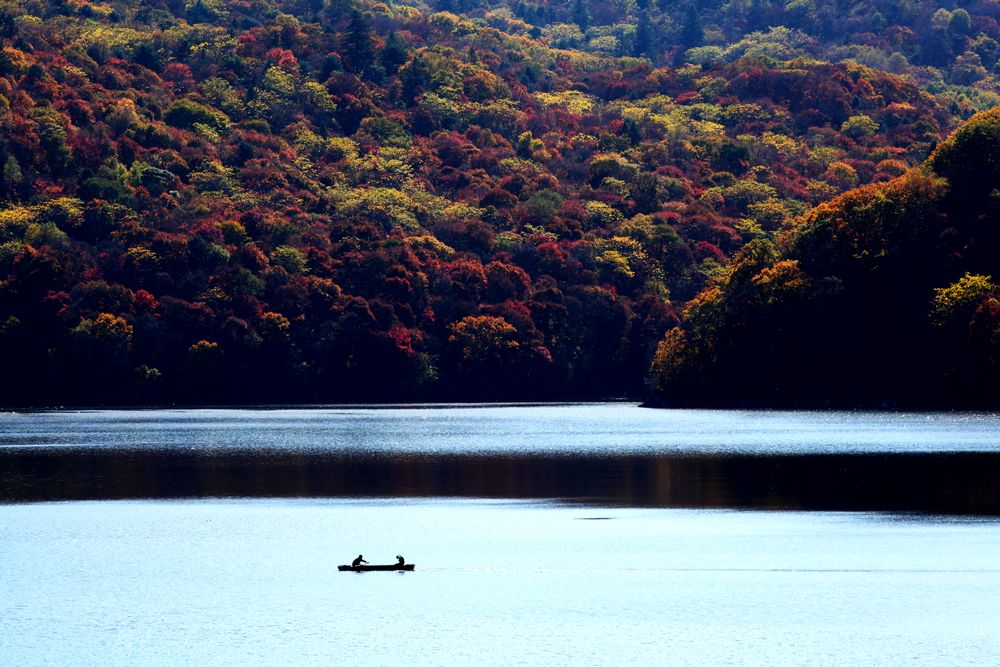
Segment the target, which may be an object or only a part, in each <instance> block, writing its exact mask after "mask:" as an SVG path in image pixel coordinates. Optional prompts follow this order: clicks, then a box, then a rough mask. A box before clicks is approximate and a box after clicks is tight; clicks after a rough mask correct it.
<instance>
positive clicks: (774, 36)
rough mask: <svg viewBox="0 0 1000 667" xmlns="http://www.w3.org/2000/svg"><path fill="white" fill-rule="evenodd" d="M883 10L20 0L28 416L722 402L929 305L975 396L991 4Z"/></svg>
mask: <svg viewBox="0 0 1000 667" xmlns="http://www.w3.org/2000/svg"><path fill="white" fill-rule="evenodd" d="M870 4H871V3H860V2H857V3H852V2H841V3H808V2H805V3H802V2H793V3H787V4H784V3H771V2H769V1H768V0H762V1H760V2H758V1H756V0H755V1H754V2H750V3H736V2H734V3H718V2H708V3H703V2H699V3H691V2H672V1H671V0H662V1H654V2H642V3H630V2H626V3H597V2H590V1H588V0H579V1H576V0H574V1H567V2H555V3H549V2H545V3H532V2H526V1H524V0H517V1H516V2H515V1H500V0H498V1H495V2H472V1H469V0H440V1H438V2H432V3H431V4H430V6H429V5H427V4H425V3H421V2H399V3H391V4H383V3H378V2H364V1H361V0H327V1H326V2H298V1H294V0H260V1H255V2H250V3H247V2H233V1H229V0H196V1H195V2H186V3H177V2H163V1H160V0H142V1H141V2H124V1H112V2H104V3H91V2H88V1H87V0H74V1H72V2H65V3H56V2H50V1H48V0H6V1H5V2H0V127H2V128H3V132H2V133H0V169H2V173H0V354H2V355H3V358H4V367H5V369H6V374H5V375H6V377H7V378H9V379H8V382H5V383H3V388H2V389H0V401H2V402H3V403H19V404H25V403H27V404H43V403H44V404H53V403H61V402H72V403H97V402H155V401H176V402H220V403H221V402H249V401H333V400H338V401H340V400H375V399H379V400H384V399H394V400H395V399H438V398H452V399H454V398H461V399H465V398H491V399H499V398H580V397H610V396H626V395H627V396H640V395H643V394H644V392H645V391H646V382H645V381H646V379H647V377H648V376H649V368H650V363H651V362H652V361H653V357H654V353H655V352H656V350H657V345H658V344H659V345H660V348H659V349H660V353H659V355H658V356H657V359H656V362H657V377H658V378H659V379H658V382H659V386H660V387H661V389H662V391H663V392H664V393H665V395H668V396H676V395H678V392H679V391H680V390H679V389H678V388H679V387H683V388H684V389H683V391H684V392H688V391H690V392H692V393H691V397H692V399H691V400H694V399H695V398H696V397H700V398H699V399H698V400H706V401H709V400H712V399H711V398H710V397H711V396H713V394H712V392H711V391H708V390H706V389H705V387H706V386H708V385H707V384H706V383H710V384H712V385H713V386H720V385H719V383H721V385H722V386H726V387H729V389H727V390H726V391H725V392H723V393H724V394H725V395H726V396H729V397H737V396H740V395H741V392H743V391H744V390H747V391H749V390H750V389H751V388H752V387H754V386H755V385H754V384H753V383H752V382H751V380H750V378H752V377H754V376H755V374H756V375H757V376H761V377H764V376H768V377H770V376H772V375H773V374H774V373H775V369H776V368H778V366H774V365H773V364H775V363H779V360H778V357H782V355H786V354H789V355H798V356H799V357H807V356H809V355H808V352H809V345H811V344H816V345H827V344H829V345H834V346H839V347H840V348H842V349H844V350H853V351H856V352H857V353H858V354H862V355H863V358H865V359H868V360H871V361H872V363H875V362H878V361H880V360H883V359H884V357H883V356H880V354H881V352H880V350H881V348H879V349H876V348H870V347H866V343H865V341H867V340H870V339H871V336H870V335H869V334H870V333H871V331H868V330H867V329H866V327H868V326H869V324H871V323H875V322H879V321H881V320H878V319H877V318H876V319H870V320H869V318H875V317H876V316H877V315H886V316H887V315H888V314H893V315H897V314H898V315H899V317H900V318H910V319H902V320H900V322H903V321H905V322H910V321H911V320H913V318H914V317H916V316H915V315H914V313H916V312H917V305H916V302H917V301H919V300H920V299H922V300H923V301H921V302H920V303H921V304H922V305H921V308H922V310H920V317H922V318H924V320H926V318H928V317H931V320H928V321H930V322H932V324H927V325H926V326H925V327H924V329H921V331H923V333H922V334H920V336H922V337H920V336H917V337H915V338H914V339H913V341H912V343H906V344H905V345H900V344H899V341H898V340H895V339H893V338H891V336H894V335H897V334H898V328H894V327H895V325H892V326H890V325H889V324H886V325H885V326H884V327H882V329H875V330H872V331H875V334H877V335H876V338H875V339H876V340H882V341H883V342H882V344H881V345H882V347H884V348H886V349H891V350H892V351H894V352H898V353H900V354H902V353H903V351H905V350H907V349H910V348H912V349H911V352H912V353H913V354H919V353H921V352H922V351H923V352H926V351H927V350H928V349H930V348H928V347H926V346H927V345H931V344H932V343H934V344H938V343H940V344H944V341H948V342H949V343H948V344H949V345H950V346H951V347H949V348H948V349H951V350H954V355H953V356H949V357H948V358H947V359H945V358H944V357H941V358H940V359H938V358H934V359H931V360H929V359H922V360H915V361H914V364H913V367H912V374H913V375H914V376H918V375H920V374H921V372H922V371H924V370H926V369H927V367H928V366H934V365H936V364H939V363H940V364H944V365H947V368H942V369H938V370H940V372H941V373H946V374H948V377H950V378H953V379H954V382H955V383H960V382H964V381H965V378H967V377H969V374H970V373H972V374H973V375H975V373H977V372H979V371H975V372H973V371H972V370H969V369H970V368H971V367H972V366H976V363H974V362H975V360H977V359H980V357H979V356H977V355H980V354H984V352H983V350H984V349H986V348H984V347H983V346H984V345H985V346H986V347H987V348H988V347H989V345H992V343H988V342H987V341H988V339H989V335H987V333H985V332H986V331H987V330H988V329H989V326H990V324H989V322H988V321H987V319H988V318H987V315H986V314H984V313H985V311H984V310H983V309H984V308H986V310H988V308H987V307H986V306H984V305H982V304H986V303H992V302H990V301H989V299H990V298H992V296H990V295H992V294H993V293H994V288H993V287H992V285H993V284H994V280H995V276H996V275H997V272H996V271H995V270H993V269H991V268H990V266H989V262H988V257H989V250H990V248H992V247H993V246H992V245H991V242H992V237H991V233H992V232H990V231H989V225H988V221H989V220H990V219H991V218H990V216H991V215H993V212H992V209H991V208H990V206H991V204H989V202H991V201H992V199H990V196H991V193H992V189H991V188H992V187H994V186H993V185H991V184H993V183H995V182H996V180H995V179H994V175H995V165H996V162H995V158H992V159H993V160H994V161H993V162H991V161H990V160H991V156H996V155H997V154H1000V153H997V152H996V149H995V146H996V141H995V136H994V135H992V134H990V132H992V130H989V129H988V128H987V129H983V130H977V129H976V128H977V127H980V126H981V125H982V123H984V122H985V121H984V120H983V119H982V117H977V118H976V120H974V121H973V122H972V124H971V125H968V126H965V128H964V129H963V130H962V132H963V133H965V134H962V133H959V134H958V135H956V136H955V137H954V138H953V139H951V140H950V141H949V142H947V143H945V144H942V145H941V146H937V143H938V142H939V141H941V140H942V139H943V138H944V137H945V136H946V135H947V133H948V132H949V131H950V130H951V129H953V127H955V126H956V125H957V124H958V122H960V121H961V120H962V119H964V118H967V117H969V116H971V115H972V113H973V112H975V111H976V110H977V109H979V108H985V107H987V106H990V105H991V104H993V103H994V102H995V101H997V100H998V99H1000V98H997V97H996V94H995V93H994V92H993V88H994V83H995V81H994V74H993V69H994V65H995V64H996V60H997V57H998V56H1000V45H998V44H1000V43H998V42H997V41H996V40H1000V28H998V24H997V21H996V19H997V16H996V14H997V10H996V8H995V6H994V5H993V4H991V3H987V2H982V3H975V2H974V3H965V4H963V8H962V9H951V8H950V7H949V8H944V9H942V8H938V7H936V6H934V7H931V6H930V5H925V4H922V3H920V2H915V3H907V4H904V5H899V3H876V4H877V5H879V6H878V8H877V11H875V12H872V11H869V10H870ZM882 4H884V5H885V6H882ZM845 45H846V46H845ZM983 127H985V126H983ZM980 131H982V132H984V133H985V134H984V135H983V136H980V135H978V134H975V133H976V132H980ZM969 133H972V134H969ZM962 137H966V138H965V139H963V138H962ZM991 137H992V138H991ZM990 141H993V143H989V142H990ZM935 146H937V148H936V150H935ZM932 151H933V156H932V157H931V158H930V162H928V163H927V166H925V167H923V168H921V169H919V170H917V171H913V170H912V168H913V167H914V166H916V165H918V164H920V163H921V162H922V161H923V160H925V158H927V157H928V155H930V154H931V152H932ZM976 151H978V152H979V153H976ZM972 155H979V157H978V158H976V159H977V160H979V162H976V163H975V164H973V163H972V162H970V161H969V159H968V158H969V156H972ZM989 165H992V167H990V168H992V169H993V170H994V171H988V170H987V169H986V166H989ZM942 179H944V180H942ZM991 179H994V180H991ZM949 182H951V183H952V184H953V185H952V187H951V189H949V187H948V185H947V184H948V183H949ZM954 184H958V185H957V186H956V185H954ZM854 188H859V189H858V190H853V189H854ZM845 192H846V193H848V194H842V193H845ZM838 196H840V197H841V198H840V199H837V200H835V203H833V204H830V203H825V202H829V201H830V200H831V199H833V198H835V197H838ZM904 200H905V201H906V202H908V203H907V205H906V206H900V205H899V202H900V201H904ZM976 202H979V203H976ZM947 207H951V208H947ZM943 211H955V212H956V213H954V217H955V220H953V221H952V222H951V223H950V224H949V225H948V226H946V227H943V228H941V229H940V230H939V233H938V235H937V236H935V237H934V238H935V239H936V240H934V241H933V242H931V241H928V239H929V238H930V237H928V236H927V235H920V234H911V233H910V232H909V231H907V230H912V229H914V225H916V226H918V227H920V226H928V227H934V228H935V229H936V228H937V227H935V225H938V226H939V225H940V224H941V219H942V216H944V217H948V216H946V215H945V214H944V213H942V212H943ZM957 211H961V212H962V217H961V218H960V219H959V214H958V213H957ZM948 215H952V214H950V213H949V214H948ZM914 216H916V217H914ZM921 216H925V217H921ZM859 220H864V221H865V222H864V223H859V222H857V221H859ZM789 230H792V231H789ZM806 230H815V231H812V232H808V233H807V231H806ZM970 239H971V240H970ZM904 241H905V243H904ZM972 241H975V243H972ZM869 245H870V248H869ZM860 248H867V250H865V251H862V250H859V249H860ZM852 249H853V250H852ZM904 251H905V253H915V254H904ZM837 253H852V254H848V255H844V257H842V258H841V259H838V258H837V257H838V255H837ZM858 253H862V254H861V256H859V257H858V260H857V261H858V262H860V263H859V264H858V265H857V266H856V267H855V265H854V264H853V263H852V262H849V261H848V260H847V259H846V257H850V258H853V257H854V255H855V254H858ZM925 261H927V262H938V264H934V265H933V270H927V269H926V267H925V266H924V265H923V264H921V262H925ZM831 263H832V264H831ZM897 265H899V266H904V268H899V267H898V266H897ZM966 274H968V275H966ZM932 278H933V280H932ZM869 279H870V280H869ZM852 280H857V284H856V285H855V283H853V282H851V281H852ZM907 281H917V282H915V283H913V284H910V283H908V282H907ZM917 283H919V285H920V286H921V289H922V290H923V291H921V296H919V297H917V296H914V295H915V294H916V290H915V289H913V288H914V287H915V286H916V284H917ZM862 284H863V286H862ZM935 289H937V290H940V291H937V292H936V291H934V290H935ZM818 295H825V296H823V297H822V299H820V297H819V296H818ZM903 295H906V298H901V297H902V296H903ZM897 297H900V298H897ZM824 299H825V300H824ZM972 304H975V307H973V305H972ZM741 309H742V310H741ZM803 309H804V311H805V312H807V313H808V317H799V315H800V314H801V313H802V312H804V311H803ZM810 309H811V310H810ZM970 312H971V314H969V313H970ZM838 314H840V315H841V316H842V318H844V319H840V320H837V319H836V318H837V317H838ZM932 314H933V315H932ZM810 318H812V319H810ZM824 318H826V319H824ZM828 320H835V321H837V322H839V323H840V328H839V329H837V328H832V327H830V326H828ZM924 320H921V326H924V324H925V322H924ZM699 322H704V325H702V324H699ZM849 322H853V325H852V326H853V328H850V331H848V332H847V333H849V334H850V335H848V336H847V337H846V338H842V339H840V340H836V341H834V340H832V338H833V337H834V335H835V333H834V332H835V331H841V332H843V331H844V327H845V326H846V323H849ZM968 322H974V323H976V325H975V327H974V328H975V332H976V333H973V332H972V329H968V331H966V329H963V327H965V324H967V323H968ZM771 326H777V327H780V328H781V331H783V332H786V334H787V336H786V337H789V338H788V340H792V338H791V336H793V334H795V332H800V333H802V335H801V336H798V337H796V338H794V341H795V345H798V346H799V347H798V348H796V347H795V345H791V346H789V345H786V343H785V342H784V339H781V338H774V337H773V336H771V335H770V334H768V333H765V332H766V331H770V329H769V328H768V327H771ZM811 326H821V327H823V328H822V332H821V333H822V336H829V337H830V340H826V339H823V338H822V337H821V338H816V336H815V335H814V334H815V330H813V329H808V327H811ZM877 326H882V325H877ZM913 326H914V327H916V326H917V325H916V324H913ZM726 327H735V328H731V329H727V328H726ZM913 331H916V328H914V329H913ZM810 332H812V333H810ZM963 332H964V333H963ZM722 333H725V341H722V339H721V338H719V339H716V338H715V336H716V335H720V336H721V335H722ZM965 333H967V339H965V338H962V336H963V335H965ZM786 334H782V335H786ZM665 335H666V338H664V336H665ZM796 335H797V334H796ZM990 335H992V334H990ZM879 336H881V337H882V338H878V337H879ZM960 338H961V339H962V341H964V342H959V339H960ZM810 340H812V341H813V343H810V342H809V341H810ZM661 341H662V342H661ZM800 348H801V349H800ZM990 349H992V348H990ZM990 354H992V352H990ZM865 355H866V356H865ZM963 355H964V356H963ZM815 356H817V357H820V358H822V359H827V360H830V359H832V357H831V356H830V355H815ZM789 358H792V357H789ZM784 363H787V362H784ZM810 363H813V365H814V366H816V365H817V364H819V363H820V362H819V361H816V362H810ZM887 363H888V362H887ZM740 364H743V366H741V365H740ZM949 364H950V365H949ZM787 365H789V366H791V364H787ZM829 365H830V366H831V368H829V369H828V368H819V367H816V368H812V369H811V368H810V366H808V365H802V366H800V367H799V368H800V371H799V374H800V375H802V376H803V378H800V379H796V380H792V379H790V380H789V382H790V383H791V384H788V385H787V386H784V385H783V387H784V388H777V389H775V390H774V391H775V392H776V393H774V394H773V395H774V396H775V398H776V400H778V399H780V400H786V401H787V400H791V399H790V398H789V397H790V396H791V394H792V392H793V391H797V390H793V389H792V387H803V388H804V387H806V384H807V379H808V378H807V377H805V376H807V375H808V372H816V373H819V372H825V371H828V370H832V371H837V372H842V373H847V372H848V370H847V367H842V366H838V367H836V368H832V367H833V361H829ZM744 366H745V367H744ZM977 368H978V366H977ZM935 372H936V371H935ZM983 372H985V371H983ZM733 378H738V379H737V380H734V379H733ZM970 381H973V382H976V383H980V384H977V385H975V386H977V387H978V386H983V387H985V386H986V385H984V384H982V383H984V382H986V380H984V379H981V378H979V376H976V377H975V378H973V379H972V380H970ZM795 383H797V384H795ZM902 383H903V380H902V379H901V380H900V386H903V384H902ZM907 386H916V385H907ZM713 391H714V390H713ZM872 391H873V392H875V387H874V386H873V387H872ZM983 391H986V389H983ZM875 393H878V392H875ZM806 396H807V397H815V398H816V399H825V398H826V396H821V395H820V394H819V393H815V394H806ZM881 397H882V395H881V394H879V395H878V398H881Z"/></svg>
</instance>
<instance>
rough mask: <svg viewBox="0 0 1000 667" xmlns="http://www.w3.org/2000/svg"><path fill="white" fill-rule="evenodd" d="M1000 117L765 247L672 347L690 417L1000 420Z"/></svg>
mask: <svg viewBox="0 0 1000 667" xmlns="http://www.w3.org/2000/svg"><path fill="white" fill-rule="evenodd" d="M998 185H1000V109H995V110H992V111H987V112H983V113H981V114H979V115H977V116H975V117H973V118H972V120H970V121H969V122H968V123H966V124H965V125H963V126H962V127H961V128H960V129H959V130H958V131H956V132H955V134H954V135H953V136H952V137H951V138H949V139H948V141H946V142H945V143H943V144H941V145H940V146H938V147H937V149H936V150H935V151H934V153H933V155H931V157H930V158H929V159H928V160H927V161H926V162H925V163H924V164H923V165H921V166H920V167H919V168H916V169H913V170H911V171H909V172H907V173H906V174H904V175H903V176H901V177H899V178H897V179H895V180H893V181H890V182H888V183H884V184H874V185H868V186H865V187H861V188H858V189H856V190H852V191H850V192H847V193H845V194H843V195H841V196H840V197H838V198H836V199H834V200H833V201H831V202H829V203H826V204H822V205H820V206H817V207H816V208H815V209H813V210H811V211H810V212H809V213H807V214H806V215H805V216H804V217H803V218H802V219H801V221H799V222H798V224H797V225H796V226H795V228H794V229H792V230H791V231H790V232H788V233H787V234H785V235H784V236H783V237H782V238H780V239H779V240H778V241H777V243H770V242H768V241H753V242H751V243H750V244H748V245H747V246H745V247H744V248H743V249H742V250H741V251H740V252H739V253H737V256H736V257H735V258H734V260H733V262H732V264H731V269H730V272H729V275H728V276H727V277H726V278H725V279H724V280H722V281H719V283H718V284H717V285H715V286H713V287H712V288H710V289H708V290H706V291H704V292H702V293H701V294H699V295H698V297H696V298H695V299H694V300H693V301H691V303H689V304H688V305H687V307H686V308H685V311H684V314H683V317H682V325H681V326H680V327H678V328H675V329H673V330H671V331H670V332H669V333H668V334H667V336H666V337H665V339H664V341H663V342H662V343H661V344H660V347H659V349H658V351H657V356H656V360H655V364H654V366H655V369H656V373H657V383H658V384H657V387H658V389H659V391H660V393H661V395H662V396H664V397H665V398H666V399H667V400H669V401H671V402H673V403H675V404H678V403H680V404H711V405H791V406H795V405H803V406H810V405H836V406H855V405H862V406H868V407H875V406H879V405H886V404H887V405H902V406H914V407H932V406H933V407H995V406H996V405H997V404H998V401H1000V290H998V287H997V284H996V282H995V277H996V276H1000V256H998V254H997V252H996V247H997V243H998V242H1000V225H998V222H1000V218H998V215H1000V190H998Z"/></svg>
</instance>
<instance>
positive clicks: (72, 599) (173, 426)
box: [0, 404, 1000, 665]
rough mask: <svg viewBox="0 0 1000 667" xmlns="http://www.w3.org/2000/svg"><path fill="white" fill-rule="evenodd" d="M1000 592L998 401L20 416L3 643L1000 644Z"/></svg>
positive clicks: (841, 652)
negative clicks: (380, 567) (838, 406)
mask: <svg viewBox="0 0 1000 667" xmlns="http://www.w3.org/2000/svg"><path fill="white" fill-rule="evenodd" d="M765 510H766V511H765ZM804 510H810V511H804ZM359 552H360V553H364V554H365V556H366V559H367V560H370V561H372V562H391V561H392V560H393V557H394V556H395V554H396V553H400V552H402V553H403V554H405V555H406V557H407V559H408V560H409V561H411V562H415V563H416V564H417V571H416V572H413V573H367V574H354V573H339V572H337V571H336V567H335V566H336V565H337V564H339V563H344V562H348V561H349V560H350V559H351V558H353V557H354V556H355V555H356V554H357V553H359ZM998 590H1000V418H998V416H997V415H992V414H923V413H920V414H916V413H914V414H905V413H904V414H899V413H893V414H884V413H829V412H824V413H819V412H736V411H734V412H713V411H660V410H646V409H641V408H639V407H637V406H635V405H627V404H593V405H549V406H517V405H510V406H499V407H498V406H477V407H456V406H450V407H449V406H423V407H407V408H405V409H403V408H398V409H389V408H385V407H380V408H376V407H371V408H358V407H350V408H320V409H280V410H148V411H84V412H36V413H26V414H14V413H7V414H0V664H16V665H35V664H58V665H69V664H73V665H75V664H85V665H91V664H92V665H108V664H121V665H135V664H163V665H183V664H198V665H202V664H234V663H241V664H337V665H339V664H345V665H347V664H350V665H390V664H393V665H395V664H426V665H454V664H497V665H508V664H528V665H552V664H556V665H559V664H573V665H578V664H585V665H622V664H642V665H649V664H677V665H719V664H727V665H728V664H731V665H785V664H787V665H884V664H892V665H905V664H913V665H942V664H977V665H978V664H982V665H996V664H998V659H1000V595H998V594H997V591H998Z"/></svg>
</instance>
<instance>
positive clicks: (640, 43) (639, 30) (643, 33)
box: [632, 10, 653, 57]
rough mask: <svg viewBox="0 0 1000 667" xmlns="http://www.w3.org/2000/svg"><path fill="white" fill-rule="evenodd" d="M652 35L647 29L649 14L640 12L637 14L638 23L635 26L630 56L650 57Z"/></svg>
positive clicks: (648, 28) (645, 11) (644, 11)
mask: <svg viewBox="0 0 1000 667" xmlns="http://www.w3.org/2000/svg"><path fill="white" fill-rule="evenodd" d="M652 47H653V33H652V30H650V27H649V12H648V11H647V10H642V11H641V12H639V23H638V24H637V25H636V26H635V43H634V44H633V45H632V54H633V55H635V56H637V57H641V56H650V55H652Z"/></svg>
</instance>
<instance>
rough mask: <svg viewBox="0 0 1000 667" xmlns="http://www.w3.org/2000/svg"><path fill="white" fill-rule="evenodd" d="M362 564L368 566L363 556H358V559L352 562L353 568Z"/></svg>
mask: <svg viewBox="0 0 1000 667" xmlns="http://www.w3.org/2000/svg"><path fill="white" fill-rule="evenodd" d="M362 563H364V564H365V565H367V564H368V561H366V560H365V557H364V556H362V555H361V554H358V557H357V558H355V559H354V560H353V561H351V567H358V566H359V565H361V564H362Z"/></svg>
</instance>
